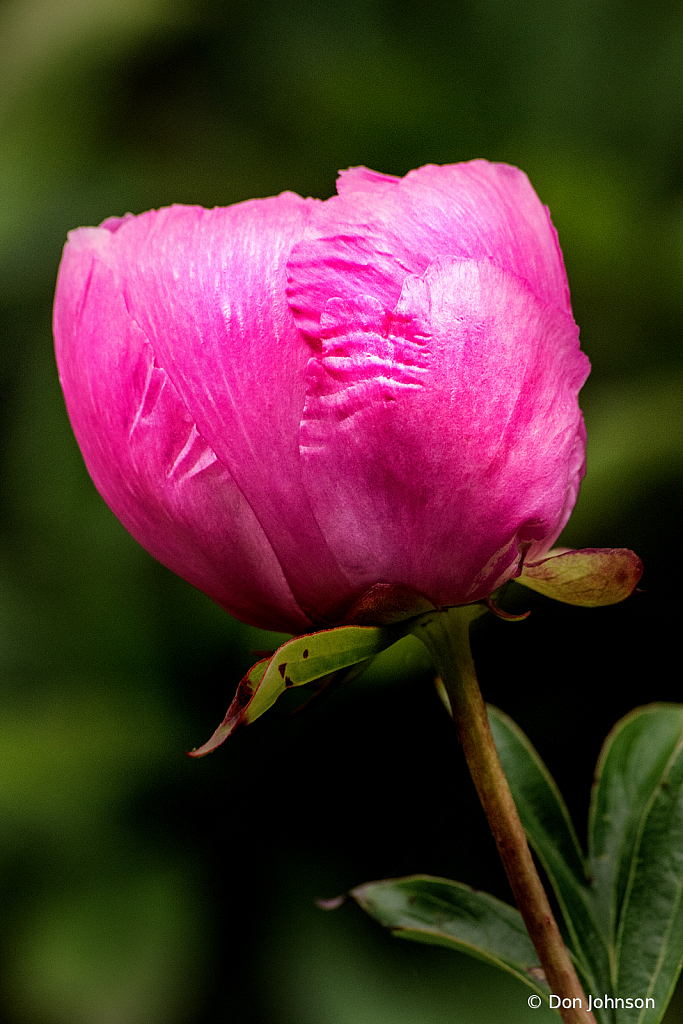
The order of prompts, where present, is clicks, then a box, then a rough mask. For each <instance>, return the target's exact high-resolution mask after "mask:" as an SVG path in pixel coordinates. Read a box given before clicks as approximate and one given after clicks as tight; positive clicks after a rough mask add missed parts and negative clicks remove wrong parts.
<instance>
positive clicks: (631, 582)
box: [516, 548, 643, 608]
mask: <svg viewBox="0 0 683 1024" xmlns="http://www.w3.org/2000/svg"><path fill="white" fill-rule="evenodd" d="M642 575H643V563H642V562H641V560H640V559H639V558H638V556H637V555H636V554H634V553H633V551H629V550H628V549H627V548H584V549H583V550H580V551H551V552H550V555H549V556H548V558H543V559H542V560H541V561H540V562H530V563H525V564H524V567H523V569H522V574H521V576H519V577H517V580H516V582H517V583H522V584H524V586H525V587H530V588H531V590H537V591H538V592H539V594H545V596H546V597H552V598H554V599H555V600H556V601H563V602H564V603H565V604H577V605H583V606H584V607H585V608H598V607H600V606H601V605H607V604H617V603H618V602H619V601H623V600H624V599H625V598H627V597H628V596H629V595H630V594H632V593H633V591H634V590H635V588H636V586H637V585H638V582H639V580H640V577H641V576H642Z"/></svg>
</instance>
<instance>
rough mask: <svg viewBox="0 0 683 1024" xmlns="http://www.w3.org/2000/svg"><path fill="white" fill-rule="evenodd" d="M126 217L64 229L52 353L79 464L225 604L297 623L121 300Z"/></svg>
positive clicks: (239, 503) (125, 518)
mask: <svg viewBox="0 0 683 1024" xmlns="http://www.w3.org/2000/svg"><path fill="white" fill-rule="evenodd" d="M153 219H154V215H151V216H150V215H148V217H147V220H148V221H149V220H153ZM136 223H138V222H137V221H136V219H135V218H133V219H131V220H124V221H118V220H115V219H112V220H110V221H108V222H106V225H105V227H104V228H84V229H81V230H79V231H75V232H72V233H71V235H70V241H69V243H68V244H67V246H66V248H65V252H64V259H63V261H62V265H61V268H60V275H59V283H58V287H57V296H56V301H55V318H54V330H55V340H56V353H57V362H58V365H59V369H60V378H61V381H62V387H63V389H64V394H65V396H66V401H67V407H68V411H69V416H70V418H71V422H72V425H73V429H74V432H75V434H76V437H77V439H78V442H79V444H80V447H81V450H82V452H83V456H84V458H85V461H86V464H87V466H88V469H89V471H90V474H91V476H92V478H93V480H94V481H95V484H96V486H97V488H98V490H99V491H100V493H101V494H102V496H103V497H104V499H105V501H106V502H107V503H108V504H109V505H110V507H111V508H112V510H113V511H114V513H115V514H116V515H117V516H118V518H119V519H120V520H121V522H122V523H123V525H124V526H125V527H126V529H128V530H129V531H130V533H132V535H133V536H134V537H135V538H136V539H137V540H138V541H139V542H140V543H141V544H142V545H143V546H144V547H145V548H147V550H148V551H150V552H151V554H152V555H154V557H156V558H158V559H159V561H161V562H163V563H164V564H165V565H166V566H168V567H169V568H170V569H172V570H173V571H174V572H176V573H178V574H179V575H180V576H183V577H184V578H185V579H186V580H189V582H190V583H192V584H194V586H196V587H198V588H199V589H200V590H203V591H205V592H206V593H207V594H209V595H210V596H211V597H212V598H213V599H214V600H215V601H217V602H218V603H219V604H220V605H222V606H223V607H224V608H226V609H227V610H228V611H229V612H231V614H233V615H235V616H237V618H239V619H242V620H243V621H245V622H249V623H252V624H253V625H257V626H262V627H264V628H268V629H281V630H284V631H288V632H289V631H292V632H302V631H306V630H307V629H310V628H311V621H310V619H309V618H308V617H307V616H306V615H305V614H304V613H303V612H302V611H301V608H300V607H299V606H298V604H297V602H296V600H295V599H294V597H293V595H292V592H291V590H290V588H289V586H288V584H287V581H286V580H285V577H284V575H283V573H282V570H281V568H280V566H279V564H278V561H277V559H276V557H275V554H274V552H273V549H272V546H271V544H270V543H269V541H268V539H267V537H266V536H265V534H264V532H263V529H262V528H261V526H260V524H259V522H258V520H257V519H256V517H255V515H254V513H253V511H252V509H251V507H250V505H249V504H248V502H247V501H246V500H245V498H244V496H243V494H242V492H241V490H240V489H239V487H238V485H237V484H236V483H235V480H234V479H233V477H232V475H231V474H230V472H229V470H228V469H227V468H226V466H225V465H224V464H223V463H222V462H221V461H220V460H219V458H218V457H217V455H216V452H215V451H214V449H213V448H212V447H211V446H210V445H209V444H208V443H207V441H206V438H205V437H204V436H203V435H202V434H201V432H200V431H199V430H198V428H197V423H196V419H195V417H194V416H193V414H192V413H191V412H190V410H189V408H188V406H187V404H186V403H185V402H184V401H183V399H182V398H181V396H180V395H179V394H178V392H177V390H176V389H175V387H174V386H173V384H172V382H171V380H170V379H169V377H168V374H167V373H166V371H165V370H164V369H163V368H162V367H161V366H160V365H159V364H158V362H157V361H156V360H155V354H154V351H153V348H152V346H151V344H150V342H149V340H148V338H147V337H146V336H145V334H144V333H143V331H142V330H141V329H140V327H139V325H138V324H137V323H136V322H135V320H134V319H133V318H132V317H131V315H130V312H129V310H128V309H127V307H126V303H125V300H124V295H123V284H124V273H125V270H126V262H125V254H126V252H127V247H126V245H125V244H124V246H122V245H121V244H120V243H121V241H123V242H124V243H125V242H126V237H125V236H126V233H127V232H128V231H130V229H131V228H132V227H134V226H135V225H136ZM122 249H123V258H122Z"/></svg>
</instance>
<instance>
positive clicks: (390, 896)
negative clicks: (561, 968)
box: [351, 875, 550, 999]
mask: <svg viewBox="0 0 683 1024" xmlns="http://www.w3.org/2000/svg"><path fill="white" fill-rule="evenodd" d="M351 896H353V898H354V899H355V900H356V902H357V903H358V904H359V906H361V907H362V908H363V910H365V911H366V912H367V913H368V914H370V916H371V917H374V918H375V919H376V920H377V921H379V922H380V924H382V925H384V927H385V928H390V929H391V932H392V934H393V935H396V936H399V937H400V938H405V939H412V940H414V941H416V942H426V943H430V944H432V945H436V946H447V947H449V948H450V949H455V950H458V951H460V952H464V953H469V954H470V955H471V956H474V957H477V959H479V960H485V961H486V962H487V963H490V964H494V965H495V966H496V967H500V968H502V969H503V970H505V971H509V972H510V974H514V976H515V977H516V978H519V979H520V981H523V982H524V983H525V984H526V985H529V987H530V988H532V989H533V990H534V991H535V992H538V993H539V995H541V996H543V997H544V998H546V999H547V997H548V994H549V992H550V989H549V988H548V986H547V984H546V982H545V979H544V977H543V972H542V971H541V968H540V966H539V963H538V957H537V956H536V951H535V950H534V947H533V945H532V944H531V939H530V938H529V936H528V934H527V930H526V928H525V927H524V922H523V920H522V915H521V914H520V913H519V911H518V910H515V909H514V908H513V907H510V906H508V904H507V903H502V902H501V901H500V900H497V899H495V897H493V896H490V895H489V894H488V893H484V892H477V891H476V890H475V889H471V888H470V887H469V886H468V885H462V884H461V883H459V882H451V881H449V880H448V879H446V878H433V877H432V876H430V875H410V876H408V877H407V878H389V879H386V880H384V881H381V882H368V883H367V884H366V885H359V886H358V888H356V889H352V890H351Z"/></svg>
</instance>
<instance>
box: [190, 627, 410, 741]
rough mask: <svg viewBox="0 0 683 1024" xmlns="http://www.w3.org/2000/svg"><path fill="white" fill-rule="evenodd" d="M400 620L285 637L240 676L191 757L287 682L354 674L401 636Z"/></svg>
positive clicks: (262, 706)
mask: <svg viewBox="0 0 683 1024" xmlns="http://www.w3.org/2000/svg"><path fill="white" fill-rule="evenodd" d="M406 632H407V627H406V626H405V625H404V624H403V623H398V624H396V625H394V626H339V627H337V628H336V629H324V630H321V631H320V632H319V633H307V634H305V635H304V636H298V637H295V638H294V639H293V640H288V641H287V642H286V643H284V644H283V645H282V646H281V647H278V649H277V650H276V651H275V653H274V654H273V655H271V657H269V658H263V659H262V660H261V661H258V662H257V663H256V664H255V665H253V666H252V667H251V668H250V669H249V671H248V672H247V674H246V675H245V676H244V678H243V679H242V681H241V682H240V684H239V686H238V687H237V693H236V694H235V697H234V699H233V701H232V703H231V705H230V707H229V708H228V711H227V713H226V715H225V718H224V719H223V721H222V722H221V724H220V725H219V726H218V728H217V729H216V731H215V732H214V734H213V736H212V737H211V738H210V739H209V740H208V741H207V742H206V743H204V744H203V745H202V746H201V747H199V748H197V749H196V750H191V751H189V754H190V756H191V757H203V756H204V754H208V753H210V752H211V751H212V750H215V749H216V747H219V746H220V745H221V743H223V742H224V741H225V740H226V739H227V738H228V736H230V734H231V733H233V732H234V731H235V729H236V728H237V727H238V726H240V725H249V723H251V722H254V721H255V720H256V719H257V718H260V716H261V715H262V714H263V713H264V712H265V711H267V710H268V708H270V707H272V705H273V704H274V703H275V701H276V700H277V699H278V697H279V696H280V695H281V694H282V693H284V692H285V690H288V689H290V688H292V687H296V686H305V685H306V684H307V683H315V682H317V681H321V686H320V688H322V687H323V686H325V685H327V684H328V683H329V682H331V680H332V678H333V677H334V678H336V679H338V678H339V677H340V676H339V674H340V673H343V678H350V677H351V676H352V675H357V674H359V673H360V672H361V671H362V670H363V668H365V666H366V665H367V663H368V662H369V661H371V660H372V659H373V658H374V657H375V655H377V654H379V653H380V652H381V651H384V650H386V648H387V647H390V646H391V645H392V644H394V643H396V641H397V640H400V639H401V637H402V636H405V634H406Z"/></svg>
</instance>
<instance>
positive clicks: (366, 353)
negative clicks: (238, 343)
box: [301, 257, 588, 605]
mask: <svg viewBox="0 0 683 1024" xmlns="http://www.w3.org/2000/svg"><path fill="white" fill-rule="evenodd" d="M320 326H321V330H320V336H321V339H320V340H321V351H320V352H319V353H316V354H315V355H314V356H313V357H312V358H311V361H310V364H309V369H308V381H309V384H308V393H307V397H306V406H305V410H304V417H303V420H302V425H301V456H302V462H303V466H304V472H303V480H304V485H305V487H306V490H307V493H308V495H309V498H310V501H311V505H312V507H313V509H314V512H315V516H316V519H317V521H318V523H319V524H320V526H321V529H322V531H323V533H324V534H325V537H326V538H327V540H328V543H329V545H330V548H331V550H332V551H333V553H334V555H335V557H336V559H337V561H338V562H339V564H340V565H341V566H342V568H343V570H344V572H345V573H346V574H347V576H348V577H349V578H350V579H351V580H352V581H353V582H354V583H355V584H356V585H357V586H358V587H362V588H367V587H369V586H371V585H372V584H373V583H376V582H377V581H383V582H386V583H392V584H400V585H404V586H410V587H412V588H414V589H415V590H417V591H420V592H421V593H423V594H425V595H426V596H427V597H428V598H429V599H430V600H432V601H433V602H435V603H436V604H439V605H449V604H459V603H462V602H465V601H474V600H478V599H479V598H481V597H484V596H486V595H488V594H490V593H491V591H492V590H493V589H494V588H495V587H496V586H498V585H500V584H501V583H502V582H504V580H506V579H509V578H510V577H511V576H513V575H515V574H516V572H517V567H518V564H519V557H520V556H519V552H520V549H524V548H525V547H528V546H529V545H530V544H536V545H538V546H539V547H540V548H544V546H549V544H550V543H551V541H549V540H547V538H549V537H554V536H555V535H556V533H557V531H558V530H559V528H560V525H559V524H560V523H561V522H562V520H563V517H565V516H566V511H567V503H568V495H570V494H572V493H574V489H575V487H576V486H577V478H579V477H580V476H581V475H582V473H583V461H582V458H579V456H580V455H581V456H582V451H583V446H582V439H583V436H584V435H583V423H582V418H581V413H580V411H579V409H578V404H577V400H576V396H577V393H578V390H579V388H580V387H581V385H582V384H583V382H584V380H585V378H586V376H587V373H588V360H587V359H586V357H585V356H584V355H583V354H582V353H581V352H580V349H579V344H578V330H577V328H576V325H575V324H574V322H573V320H572V318H571V316H570V315H569V314H567V313H566V312H564V311H563V310H561V309H559V308H558V307H557V306H554V305H548V304H546V303H544V302H542V301H540V300H539V299H538V298H537V297H536V296H535V295H534V294H533V293H532V291H531V290H530V288H529V286H528V284H527V283H526V282H525V281H524V280H522V279H521V278H520V277H518V276H516V275H514V274H512V273H510V272H509V271H505V270H503V269H501V268H500V267H499V266H497V265H496V264H495V263H493V262H491V261H490V260H488V259H479V260H463V259H458V258H453V257H441V258H437V259H435V260H433V262H432V263H431V264H430V266H429V268H428V270H427V271H426V273H424V274H423V275H422V276H421V277H417V276H409V277H408V278H407V279H406V280H405V282H404V285H403V289H402V294H401V297H400V301H399V302H398V304H397V305H396V308H395V309H394V310H388V309H387V308H386V307H384V306H383V305H382V303H381V302H380V301H379V299H378V298H377V296H376V294H372V293H370V294H357V295H356V296H355V297H353V298H331V299H330V300H329V301H328V302H327V304H326V309H325V312H324V314H323V315H322V316H321V317H320Z"/></svg>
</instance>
